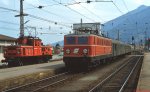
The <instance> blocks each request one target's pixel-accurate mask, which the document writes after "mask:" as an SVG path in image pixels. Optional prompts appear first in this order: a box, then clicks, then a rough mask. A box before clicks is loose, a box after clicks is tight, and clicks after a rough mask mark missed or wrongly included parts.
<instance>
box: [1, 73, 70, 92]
mask: <svg viewBox="0 0 150 92" xmlns="http://www.w3.org/2000/svg"><path fill="white" fill-rule="evenodd" d="M67 74H68V72H64V73H61V74H58V75H54V76H51V77H48V78H45V79H41V80H38V81H35V82H31V83H28V84H25V85H21V86H17V87H14V88H10V89H6V90H4V91H2V92H20V91H21V90H28V91H32V92H36V91H38V90H41V89H43V88H46V87H48V86H50V85H54V84H56V83H59V82H62V81H65V80H66V79H67V78H63V77H64V76H65V75H67ZM61 77H62V78H61ZM57 78H58V79H57ZM59 78H60V79H59ZM54 79H55V80H56V79H57V80H56V81H54ZM50 81H51V82H52V83H46V82H50ZM44 83H45V84H44ZM35 85H36V86H38V87H36V88H35V89H34V86H35ZM32 87H33V89H30V88H32ZM37 88H38V89H37Z"/></svg>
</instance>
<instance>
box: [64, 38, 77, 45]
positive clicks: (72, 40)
mask: <svg viewBox="0 0 150 92" xmlns="http://www.w3.org/2000/svg"><path fill="white" fill-rule="evenodd" d="M66 43H67V44H75V37H66Z"/></svg>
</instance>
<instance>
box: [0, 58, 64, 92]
mask: <svg viewBox="0 0 150 92" xmlns="http://www.w3.org/2000/svg"><path fill="white" fill-rule="evenodd" d="M64 67H65V65H64V63H63V61H62V60H61V61H56V62H49V63H43V64H35V65H28V66H21V67H13V68H5V69H0V92H1V91H2V90H4V89H6V88H11V87H14V86H17V85H21V84H25V83H29V82H31V81H36V80H39V79H42V78H45V77H48V76H51V75H54V74H57V73H59V72H62V71H63V70H64Z"/></svg>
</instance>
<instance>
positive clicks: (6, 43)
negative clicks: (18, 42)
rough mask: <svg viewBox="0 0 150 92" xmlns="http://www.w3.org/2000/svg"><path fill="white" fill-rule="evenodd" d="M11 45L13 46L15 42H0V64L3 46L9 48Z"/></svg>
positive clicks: (2, 57)
mask: <svg viewBox="0 0 150 92" xmlns="http://www.w3.org/2000/svg"><path fill="white" fill-rule="evenodd" d="M12 44H15V42H9V41H0V62H1V60H2V59H4V56H3V48H4V47H5V46H9V45H12Z"/></svg>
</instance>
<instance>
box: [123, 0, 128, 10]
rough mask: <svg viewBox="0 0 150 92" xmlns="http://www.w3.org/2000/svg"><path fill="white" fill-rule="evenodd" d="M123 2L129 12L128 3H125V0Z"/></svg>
mask: <svg viewBox="0 0 150 92" xmlns="http://www.w3.org/2000/svg"><path fill="white" fill-rule="evenodd" d="M122 2H123V4H124V6H125V8H126V9H127V11H128V12H129V9H128V7H127V4H126V3H125V1H124V0H122Z"/></svg>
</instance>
